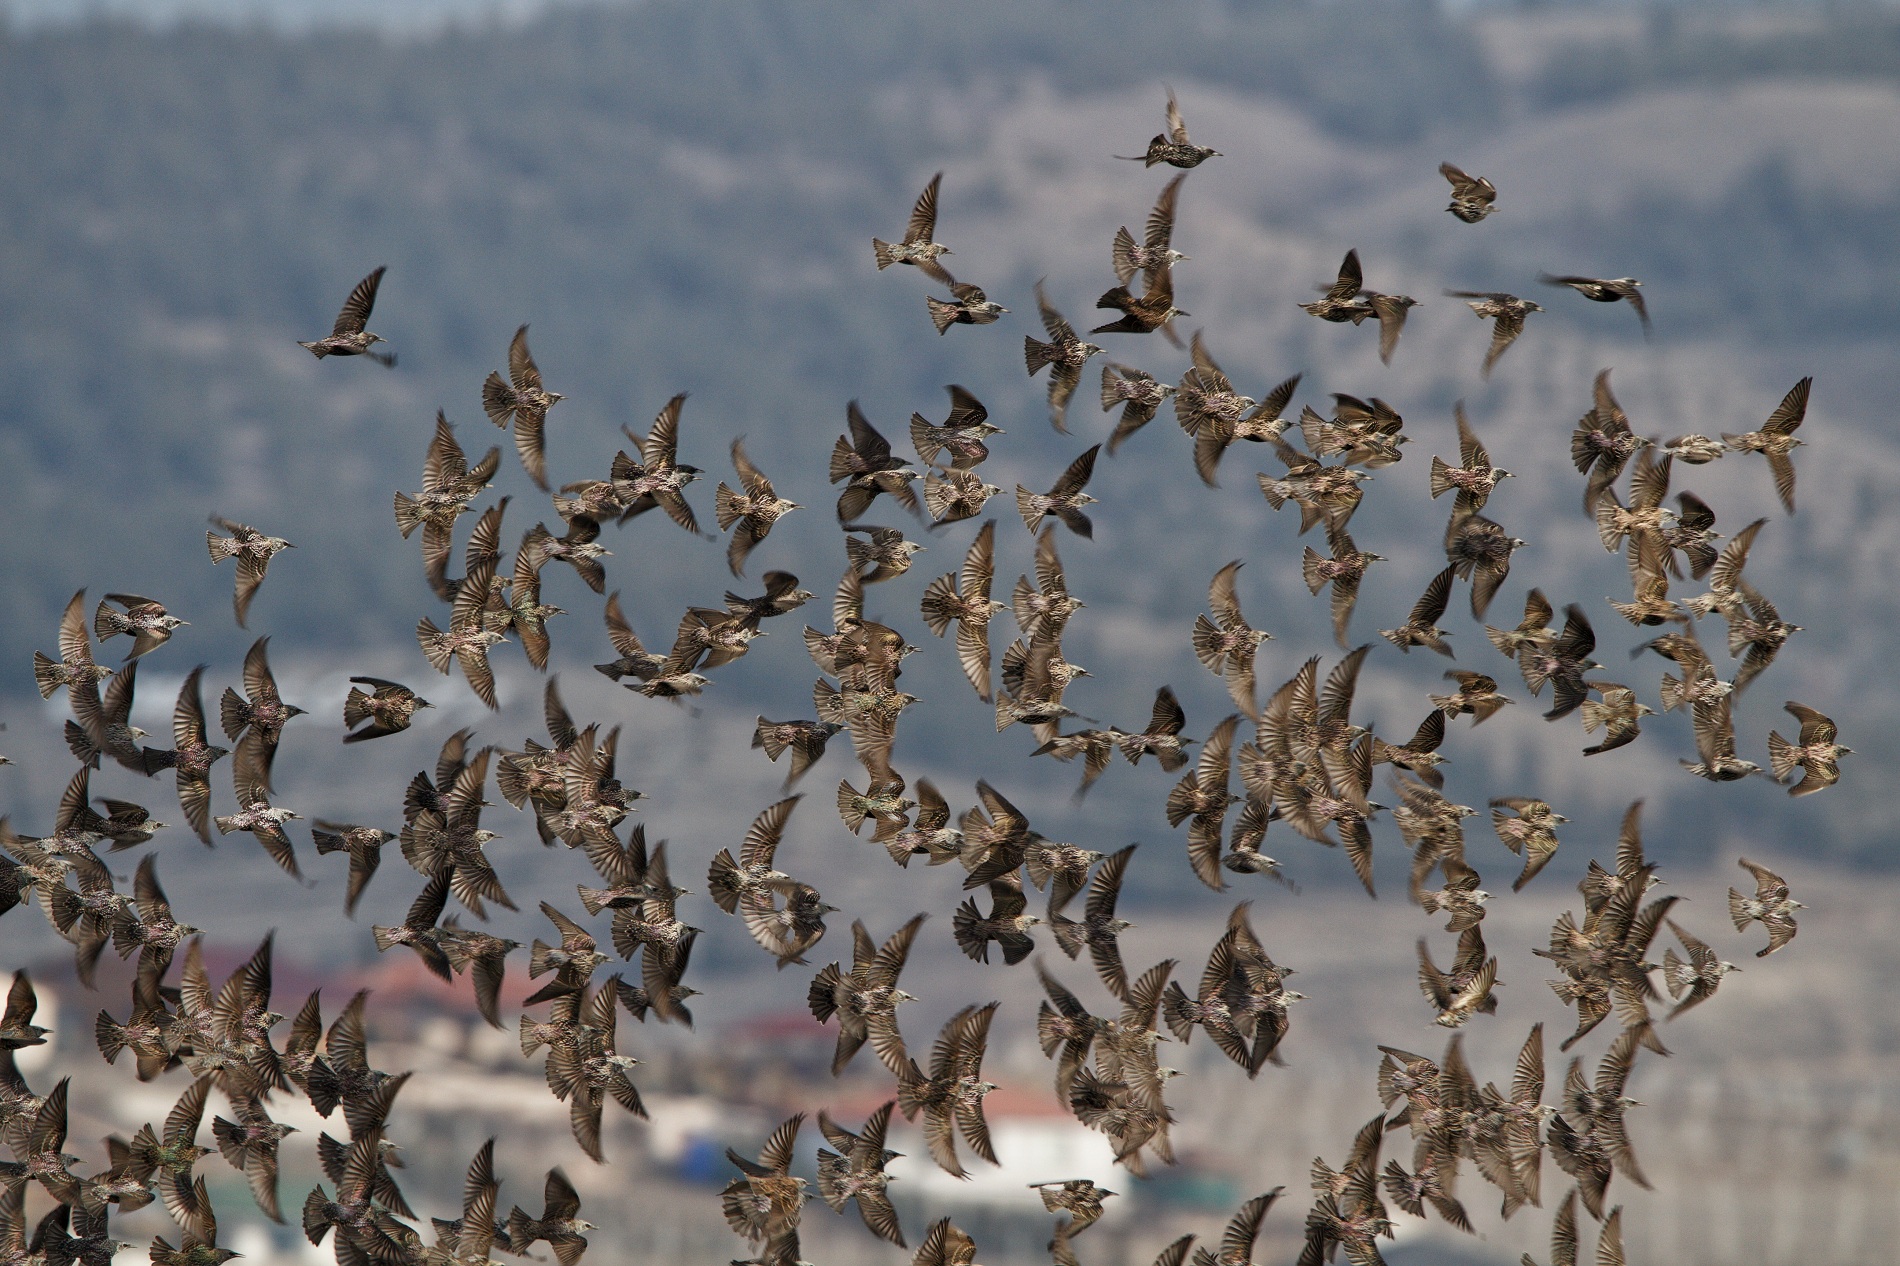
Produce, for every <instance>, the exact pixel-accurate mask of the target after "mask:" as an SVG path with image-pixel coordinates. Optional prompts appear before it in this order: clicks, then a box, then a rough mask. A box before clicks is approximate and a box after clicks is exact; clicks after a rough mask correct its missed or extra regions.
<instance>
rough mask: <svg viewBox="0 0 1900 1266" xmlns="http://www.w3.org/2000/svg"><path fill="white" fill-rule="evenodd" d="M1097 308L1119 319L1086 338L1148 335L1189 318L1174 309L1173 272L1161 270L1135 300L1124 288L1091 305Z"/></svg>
mask: <svg viewBox="0 0 1900 1266" xmlns="http://www.w3.org/2000/svg"><path fill="white" fill-rule="evenodd" d="M1095 306H1096V307H1098V308H1112V309H1115V310H1116V311H1119V312H1120V313H1121V314H1122V316H1121V319H1120V320H1119V321H1111V322H1109V323H1108V324H1107V325H1098V326H1096V327H1095V328H1094V329H1092V330H1090V331H1089V333H1090V334H1152V333H1154V332H1155V331H1156V330H1163V331H1165V330H1167V328H1168V323H1169V322H1170V321H1172V320H1174V318H1176V317H1178V316H1192V315H1193V314H1192V313H1190V312H1187V311H1186V310H1184V309H1181V308H1177V307H1175V306H1174V270H1173V269H1172V268H1162V269H1160V270H1159V271H1157V272H1156V273H1155V274H1154V275H1153V276H1151V277H1150V278H1149V281H1148V286H1147V289H1146V290H1144V291H1143V292H1142V294H1141V295H1140V296H1139V297H1137V296H1135V295H1134V294H1132V293H1130V292H1129V289H1128V287H1127V286H1125V285H1123V286H1116V287H1115V288H1114V289H1113V290H1109V291H1107V292H1105V293H1104V294H1103V295H1102V297H1101V298H1100V299H1097V300H1096V301H1095Z"/></svg>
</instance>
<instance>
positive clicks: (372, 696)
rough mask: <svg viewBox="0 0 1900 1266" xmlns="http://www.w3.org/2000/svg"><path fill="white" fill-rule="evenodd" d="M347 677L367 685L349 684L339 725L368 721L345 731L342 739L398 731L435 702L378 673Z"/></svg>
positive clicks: (358, 739)
mask: <svg viewBox="0 0 1900 1266" xmlns="http://www.w3.org/2000/svg"><path fill="white" fill-rule="evenodd" d="M350 680H351V681H353V682H355V683H356V684H357V685H359V686H368V687H370V689H369V691H367V692H366V691H362V690H358V689H355V688H354V687H352V688H351V690H350V693H349V694H348V695H347V696H345V697H344V700H343V728H344V729H346V730H347V729H352V728H354V727H355V726H358V725H362V723H363V722H365V721H368V722H369V724H368V725H364V726H363V728H362V729H360V730H357V731H356V732H355V733H354V734H345V735H344V736H343V741H344V742H345V743H361V742H362V741H364V740H365V739H373V738H382V737H383V736H384V735H386V734H400V733H402V732H403V731H404V730H406V729H408V728H409V723H410V721H411V720H413V719H414V717H415V715H416V713H417V712H418V711H420V710H421V709H423V708H433V707H434V706H435V705H434V704H432V703H430V702H429V701H428V700H427V699H424V698H423V697H422V696H421V695H419V694H417V693H416V692H415V691H413V690H411V689H409V687H407V686H405V685H403V684H402V683H401V682H396V681H384V680H383V679H382V678H381V677H352V678H350Z"/></svg>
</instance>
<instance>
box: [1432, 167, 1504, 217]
mask: <svg viewBox="0 0 1900 1266" xmlns="http://www.w3.org/2000/svg"><path fill="white" fill-rule="evenodd" d="M1438 174H1439V175H1441V176H1443V177H1444V178H1445V179H1446V180H1448V181H1450V182H1451V205H1450V206H1448V207H1446V208H1445V210H1447V211H1449V212H1451V213H1452V214H1453V215H1455V216H1457V217H1458V218H1459V219H1460V220H1463V221H1464V222H1465V223H1466V224H1476V223H1477V222H1478V221H1479V220H1482V219H1484V217H1485V216H1487V215H1490V214H1491V213H1492V212H1493V211H1496V210H1497V207H1495V206H1493V205H1492V204H1493V203H1495V202H1496V201H1497V198H1498V189H1497V186H1496V185H1494V184H1492V183H1491V182H1490V181H1489V180H1486V179H1485V178H1484V177H1483V176H1468V175H1466V174H1465V173H1464V172H1462V171H1460V170H1459V169H1458V168H1456V167H1454V166H1452V165H1451V164H1450V163H1440V164H1438Z"/></svg>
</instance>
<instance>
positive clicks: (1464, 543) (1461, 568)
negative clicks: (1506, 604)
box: [1445, 498, 1528, 620]
mask: <svg viewBox="0 0 1900 1266" xmlns="http://www.w3.org/2000/svg"><path fill="white" fill-rule="evenodd" d="M1462 501H1463V499H1462V498H1460V503H1462ZM1526 544H1528V542H1526V541H1524V540H1523V539H1522V538H1520V537H1515V536H1511V535H1509V534H1507V533H1506V532H1505V530H1504V528H1503V527H1502V526H1501V525H1499V524H1498V523H1496V522H1494V521H1493V520H1491V519H1487V518H1485V517H1484V516H1483V515H1482V514H1478V513H1475V512H1472V511H1464V510H1461V508H1460V505H1458V504H1455V505H1453V507H1452V512H1451V521H1450V522H1449V523H1447V524H1446V525H1445V558H1446V560H1447V561H1448V562H1450V563H1451V567H1452V570H1453V571H1454V572H1456V573H1457V574H1458V576H1459V577H1460V578H1461V579H1465V580H1469V581H1470V582H1471V618H1472V619H1474V620H1482V619H1483V618H1484V613H1485V612H1486V611H1487V610H1489V609H1490V606H1491V600H1492V599H1493V598H1495V597H1496V596H1497V592H1498V590H1499V589H1501V588H1503V587H1504V582H1505V581H1506V580H1507V579H1509V578H1510V575H1511V555H1512V554H1514V553H1516V552H1517V550H1518V549H1519V548H1521V547H1522V546H1524V545H1526Z"/></svg>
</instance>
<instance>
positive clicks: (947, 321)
mask: <svg viewBox="0 0 1900 1266" xmlns="http://www.w3.org/2000/svg"><path fill="white" fill-rule="evenodd" d="M947 253H948V252H946V254H947ZM937 271H938V272H941V273H943V281H944V284H945V285H947V286H949V287H950V295H951V298H952V299H953V300H954V302H945V301H944V300H942V299H939V298H936V297H935V296H933V295H925V296H924V308H925V310H927V311H928V312H929V313H930V323H931V324H932V325H934V326H936V327H937V333H938V334H940V335H941V334H947V333H948V332H949V330H950V327H951V326H953V325H988V324H990V323H991V322H993V321H995V320H996V319H997V318H998V317H1000V316H1002V315H1003V314H1004V313H1006V312H1008V311H1009V309H1008V308H1006V307H1004V306H1003V305H1002V304H1000V303H997V302H996V301H995V300H993V299H991V298H990V297H989V296H988V295H987V294H984V293H983V287H981V286H978V285H974V284H972V283H970V282H967V281H958V280H957V279H956V278H955V277H952V276H951V275H950V274H949V272H948V271H946V270H945V269H944V267H943V265H941V264H938V265H937Z"/></svg>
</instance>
